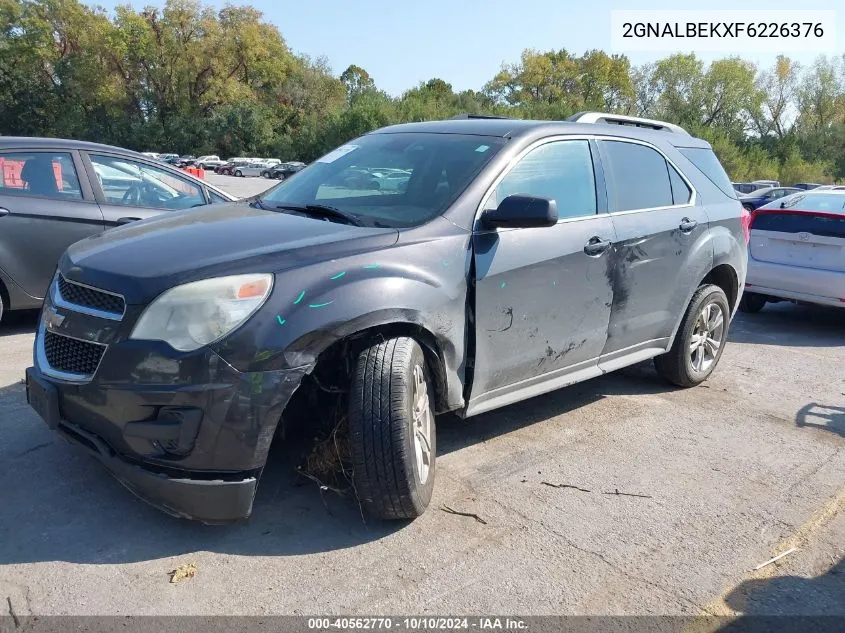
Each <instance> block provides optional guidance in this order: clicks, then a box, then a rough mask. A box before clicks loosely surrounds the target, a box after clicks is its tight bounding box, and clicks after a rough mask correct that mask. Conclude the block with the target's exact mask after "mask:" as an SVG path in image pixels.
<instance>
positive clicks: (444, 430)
mask: <svg viewBox="0 0 845 633" xmlns="http://www.w3.org/2000/svg"><path fill="white" fill-rule="evenodd" d="M677 389H678V388H677V387H674V386H672V385H670V384H668V383H667V382H665V381H664V380H663V379H661V378H660V377H659V376H658V375H657V372H656V371H655V369H654V365H653V363H652V362H651V361H646V362H643V363H639V364H637V365H632V366H631V367H626V368H624V369H620V370H618V371H616V372H613V373H610V374H605V375H604V376H601V377H599V378H594V379H592V380H587V381H585V382H582V383H579V384H575V385H572V386H570V387H566V388H564V389H558V390H557V391H552V392H550V393H547V394H544V395H542V396H537V397H534V398H530V399H528V400H524V401H522V402H518V403H516V404H512V405H509V406H507V407H503V408H501V409H497V410H495V411H491V412H489V413H484V414H482V415H479V416H474V417H471V418H468V419H466V420H464V419H461V418H458V417H457V416H453V415H445V416H440V417H439V418H438V419H437V453H438V455H443V454H448V453H452V452H454V451H457V450H460V449H462V448H466V447H467V446H471V445H473V444H478V443H481V442H485V441H488V440H491V439H493V438H495V437H499V436H500V435H505V434H507V433H511V432H513V431H518V430H520V429H522V428H525V427H529V426H531V425H532V424H537V423H538V422H544V421H545V420H548V419H549V418H553V417H556V416H559V415H563V414H565V413H568V412H570V411H573V410H575V409H579V408H581V407H584V406H587V405H589V404H592V403H593V402H598V401H599V400H602V399H603V398H606V397H607V396H615V395H642V394H648V395H654V394H661V393H667V392H670V391H676V390H677Z"/></svg>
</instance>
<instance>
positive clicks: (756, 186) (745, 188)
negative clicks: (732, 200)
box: [731, 180, 845, 195]
mask: <svg viewBox="0 0 845 633" xmlns="http://www.w3.org/2000/svg"><path fill="white" fill-rule="evenodd" d="M731 184H732V185H733V188H734V189H735V190H736V191H737V193H739V194H742V195H749V194H752V193H756V192H758V191H760V190H761V189H776V188H778V187H780V186H781V185H780V183H779V182H778V181H777V180H755V181H753V182H732V183H731ZM787 189H801V190H803V191H809V190H810V189H845V185H822V184H820V183H815V182H796V183H795V184H794V185H792V186H791V187H787ZM784 195H786V194H784Z"/></svg>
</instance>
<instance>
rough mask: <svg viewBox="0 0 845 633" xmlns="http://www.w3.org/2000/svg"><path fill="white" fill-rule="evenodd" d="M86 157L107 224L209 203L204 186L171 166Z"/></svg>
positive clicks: (116, 156)
mask: <svg viewBox="0 0 845 633" xmlns="http://www.w3.org/2000/svg"><path fill="white" fill-rule="evenodd" d="M86 158H87V160H86V161H85V162H86V166H87V167H88V171H89V174H90V177H89V180H90V182H91V186H92V188H93V189H94V194H95V197H96V198H97V202H98V203H99V204H100V209H102V212H103V217H104V219H105V223H106V226H107V227H112V226H118V225H120V224H128V223H129V222H134V221H136V220H143V219H146V218H149V217H152V216H154V215H158V214H159V213H163V212H165V211H178V210H181V209H189V208H191V207H197V206H203V205H205V204H208V201H207V200H206V198H205V193H204V192H203V188H202V187H201V186H200V185H198V184H197V183H195V182H193V181H191V180H189V179H188V178H183V177H182V176H180V175H178V174H176V173H174V172H173V171H171V170H169V169H163V168H161V167H159V166H157V165H153V164H152V163H147V162H144V161H140V160H134V159H132V158H127V157H124V156H120V155H109V154H94V153H90V152H89V153H88V154H87V156H86Z"/></svg>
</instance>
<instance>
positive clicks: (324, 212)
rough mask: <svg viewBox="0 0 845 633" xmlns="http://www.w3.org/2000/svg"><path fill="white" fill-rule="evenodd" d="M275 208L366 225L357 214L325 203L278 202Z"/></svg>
mask: <svg viewBox="0 0 845 633" xmlns="http://www.w3.org/2000/svg"><path fill="white" fill-rule="evenodd" d="M273 208H274V209H279V210H289V211H298V212H299V213H304V214H306V215H311V216H316V217H323V218H330V219H334V220H341V221H343V222H345V223H346V224H352V225H354V226H364V223H363V222H361V220H360V218H358V217H357V216H355V215H352V214H351V213H347V212H346V211H342V210H341V209H338V208H336V207H330V206H328V205H325V204H277V205H273Z"/></svg>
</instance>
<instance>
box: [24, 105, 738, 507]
mask: <svg viewBox="0 0 845 633" xmlns="http://www.w3.org/2000/svg"><path fill="white" fill-rule="evenodd" d="M361 174H365V175H366V178H361ZM385 174H386V175H385ZM388 176H389V177H390V178H391V179H394V180H395V179H397V178H399V176H401V177H402V179H404V182H402V183H392V184H393V185H395V186H390V187H387V186H383V183H380V182H379V178H381V177H385V178H387V177H388ZM391 182H392V181H391ZM747 239H748V232H747V218H746V216H744V215H743V210H742V207H741V205H740V204H739V202H738V201H737V199H736V195H735V193H734V190H733V187H732V186H731V183H730V181H729V180H728V177H727V176H726V174H725V172H724V170H723V169H722V167H721V166H720V164H719V162H718V160H717V159H716V157H715V155H714V154H713V152H712V150H711V148H710V146H709V145H708V144H707V143H706V142H704V141H702V140H699V139H696V138H693V137H692V136H690V135H689V134H687V133H686V132H685V131H684V130H682V129H680V128H678V127H676V126H673V125H670V124H666V123H662V122H659V121H651V120H645V119H635V118H632V117H619V116H613V115H606V114H600V113H582V114H579V115H576V116H575V117H573V119H572V120H570V121H565V122H540V121H519V120H510V119H476V118H473V117H465V118H463V119H462V120H450V121H436V122H428V123H413V124H407V125H397V126H393V127H388V128H385V129H381V130H377V131H375V132H373V133H370V134H367V135H365V136H363V137H361V138H358V139H356V140H354V141H351V142H350V143H348V144H346V145H343V146H341V147H339V148H337V149H336V150H334V151H332V152H330V153H329V154H327V155H326V156H323V157H322V158H320V159H318V160H317V161H315V162H314V163H313V164H311V165H309V166H308V167H306V168H305V169H303V170H302V171H301V172H299V173H298V174H297V176H296V178H291V179H290V180H286V181H284V182H283V183H281V184H279V185H278V186H277V187H275V188H274V189H272V190H270V191H269V192H268V193H266V194H265V195H264V196H263V197H261V198H257V199H253V200H251V201H249V202H242V203H235V204H232V205H219V206H215V207H209V208H207V209H197V210H188V211H182V212H178V213H172V214H167V215H165V216H162V217H159V218H154V219H151V220H145V221H142V222H138V223H134V224H132V225H129V226H126V227H118V228H116V229H114V230H111V231H108V232H106V233H104V234H102V235H99V236H96V237H92V238H89V239H87V240H84V241H82V242H79V243H77V244H75V245H74V246H73V247H71V248H70V249H69V250H68V251H67V253H66V254H65V255H64V257H63V258H62V260H61V262H60V263H59V269H58V271H57V273H56V276H55V279H54V281H53V283H52V285H51V287H50V290H49V294H48V298H47V300H46V302H45V305H44V308H43V310H42V316H41V320H40V324H39V327H38V332H37V336H36V341H35V350H34V352H35V353H34V356H35V362H34V367H31V368H30V369H28V370H27V393H28V398H29V402H30V404H31V405H32V406H33V408H35V409H36V410H37V411H38V413H39V414H40V415H41V416H42V417H43V418H44V420H45V421H46V422H47V424H48V425H49V426H51V427H52V428H54V429H56V430H57V431H58V432H60V433H61V434H63V435H64V436H65V437H67V438H69V439H70V440H71V441H73V442H74V443H76V444H78V445H79V446H81V447H83V448H86V449H87V450H88V451H90V452H91V453H92V454H94V455H95V456H97V457H98V458H99V459H101V460H102V461H103V462H104V463H105V464H106V465H107V466H108V467H109V469H111V471H112V472H113V473H115V474H116V476H117V477H118V478H119V479H120V480H121V481H122V482H124V484H125V485H127V486H128V487H129V488H130V489H131V490H133V491H134V492H135V493H136V494H138V495H139V496H141V497H142V498H143V499H145V500H147V501H148V502H150V503H152V504H154V505H156V506H157V507H159V508H161V509H163V510H165V511H167V512H169V513H171V514H174V515H177V516H182V517H190V518H194V519H199V520H202V521H205V522H223V521H230V520H234V519H239V518H242V517H246V516H248V515H249V514H250V513H251V511H252V504H253V498H254V495H255V491H256V487H257V485H258V480H259V478H260V476H261V472H262V469H263V468H264V465H265V462H266V459H267V454H268V450H269V448H270V445H271V442H273V441H274V437H276V438H279V437H281V435H280V434H277V433H276V431H277V429H279V428H282V425H281V424H280V420H281V421H284V420H285V419H286V415H287V414H288V413H289V412H290V411H291V410H292V409H293V408H295V407H294V404H296V405H304V406H306V407H314V408H313V409H307V410H308V411H309V419H311V420H318V419H319V417H320V416H321V415H327V411H325V412H324V411H322V410H321V409H320V406H321V403H324V402H326V401H331V402H334V400H332V398H334V397H336V396H337V394H340V395H339V396H337V397H340V398H341V400H342V407H343V415H342V418H345V419H346V420H347V421H348V425H349V428H348V437H349V449H350V453H351V456H352V462H353V465H354V474H353V477H354V483H355V489H356V491H357V494H358V495H359V498H360V501H361V502H362V504H363V505H364V506H365V507H366V508H367V509H368V510H369V511H370V512H371V513H373V514H375V515H377V516H379V517H384V518H411V517H415V516H417V515H419V514H420V513H422V512H423V511H424V510H425V508H426V506H427V505H428V503H429V500H430V498H431V494H432V488H433V485H434V475H435V471H434V468H435V456H436V452H437V445H436V429H435V414H437V413H442V412H447V411H454V412H457V414H458V415H461V416H472V415H476V414H479V413H482V412H484V411H489V410H490V409H494V408H496V407H502V406H505V405H508V404H511V403H514V402H518V401H520V400H523V399H525V398H529V397H531V396H536V395H538V394H542V393H544V392H548V391H551V390H553V389H558V388H560V387H564V386H566V385H569V384H572V383H575V382H579V381H582V380H586V379H589V378H592V377H595V376H599V375H601V374H603V373H606V372H609V371H613V370H615V369H618V368H620V367H624V366H626V365H630V364H632V363H637V362H640V361H643V360H645V359H649V358H654V360H655V364H656V367H657V370H658V372H659V373H660V374H661V375H662V376H663V377H665V378H666V379H668V380H669V381H670V382H672V383H674V384H676V385H680V386H683V387H691V386H694V385H697V384H699V383H701V382H702V381H703V380H705V379H706V378H707V377H708V376H709V375H710V373H711V372H712V371H713V370H714V368H715V367H716V364H717V363H718V361H719V358H720V357H721V354H722V352H723V350H724V347H725V344H726V341H727V338H728V326H729V324H730V321H731V318H732V316H733V314H734V311H735V310H736V308H737V305H738V302H739V299H740V297H741V293H742V289H743V286H744V282H745V274H746V262H747V254H746V244H747ZM327 393H330V394H332V395H331V398H330V397H328V396H327ZM277 441H280V440H277Z"/></svg>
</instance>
